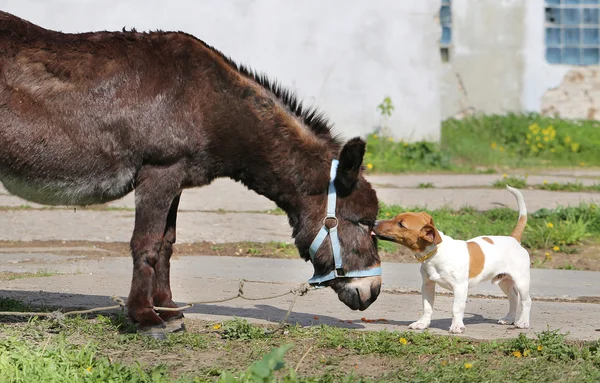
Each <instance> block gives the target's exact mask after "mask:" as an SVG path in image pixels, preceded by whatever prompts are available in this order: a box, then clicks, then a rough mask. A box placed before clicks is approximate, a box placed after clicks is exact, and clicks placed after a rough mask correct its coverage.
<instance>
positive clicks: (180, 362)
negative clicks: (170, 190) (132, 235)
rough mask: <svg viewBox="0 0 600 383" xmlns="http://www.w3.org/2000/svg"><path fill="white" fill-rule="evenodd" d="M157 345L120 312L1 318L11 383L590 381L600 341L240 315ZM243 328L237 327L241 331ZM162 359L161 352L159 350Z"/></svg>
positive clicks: (0, 347) (599, 370)
mask: <svg viewBox="0 0 600 383" xmlns="http://www.w3.org/2000/svg"><path fill="white" fill-rule="evenodd" d="M188 322H189V325H190V326H189V328H190V331H189V332H187V333H180V334H171V335H169V337H168V340H167V341H163V342H158V341H154V340H151V339H146V338H142V337H140V336H139V335H137V334H134V333H131V332H130V331H129V327H128V325H127V324H125V323H124V322H123V318H122V316H120V315H117V316H114V317H103V316H99V317H97V318H95V319H88V320H86V319H82V318H68V319H66V320H65V321H64V323H63V326H62V327H60V328H59V329H58V330H57V329H56V328H55V326H54V325H53V324H52V323H51V322H50V321H41V320H38V319H32V320H31V321H29V322H26V323H17V324H11V323H7V324H2V323H0V333H1V334H3V335H2V336H0V381H2V382H5V381H6V382H34V381H35V382H105V381H112V382H206V381H217V382H239V381H247V382H249V381H252V382H274V381H282V382H334V381H335V382H338V381H344V382H375V381H380V382H383V381H400V382H431V381H435V382H480V381H485V382H506V381H540V382H541V381H546V382H549V381H551V382H591V381H598V380H600V341H596V342H570V341H568V340H567V339H566V338H565V334H563V333H561V332H560V331H558V330H553V331H551V330H546V331H542V332H540V333H538V334H537V335H536V337H535V338H526V337H525V336H524V335H519V336H518V337H516V338H513V339H508V340H502V341H499V340H498V341H497V340H492V341H484V342H480V341H473V340H469V339H467V338H461V337H451V336H437V335H432V334H430V333H429V332H427V331H425V332H396V331H394V332H390V331H379V332H365V331H356V330H348V329H342V328H335V327H329V326H324V325H319V326H312V327H306V328H303V327H299V326H291V327H288V329H287V330H286V332H285V333H284V334H275V335H268V334H266V333H265V331H264V328H263V327H260V326H256V325H252V324H249V323H248V322H246V321H245V320H240V319H234V320H233V321H225V322H219V323H206V322H195V321H188ZM232 329H235V331H232ZM159 355H160V356H159Z"/></svg>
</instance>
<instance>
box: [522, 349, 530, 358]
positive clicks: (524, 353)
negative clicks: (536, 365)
mask: <svg viewBox="0 0 600 383" xmlns="http://www.w3.org/2000/svg"><path fill="white" fill-rule="evenodd" d="M529 354H531V350H525V351H523V356H524V357H528V356H529Z"/></svg>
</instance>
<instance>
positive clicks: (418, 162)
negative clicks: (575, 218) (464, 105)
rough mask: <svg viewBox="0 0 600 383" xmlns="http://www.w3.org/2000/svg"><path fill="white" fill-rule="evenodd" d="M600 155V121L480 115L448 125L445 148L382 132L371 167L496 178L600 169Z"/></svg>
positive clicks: (374, 140)
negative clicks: (516, 171) (513, 171)
mask: <svg viewBox="0 0 600 383" xmlns="http://www.w3.org/2000/svg"><path fill="white" fill-rule="evenodd" d="M392 111H393V109H392V110H390V111H389V113H391V112H392ZM387 130H389V128H385V129H382V131H383V132H385V131H387ZM598 152H600V122H598V121H588V120H564V119H558V118H552V117H544V116H541V115H539V114H507V115H476V116H471V117H467V118H464V119H461V120H456V119H449V120H446V121H444V122H442V136H441V141H440V143H439V144H438V143H431V142H416V143H407V142H403V141H400V142H398V141H395V140H393V139H392V138H390V137H386V135H385V134H382V133H375V134H371V135H369V136H368V137H367V153H366V155H365V165H366V167H367V169H369V170H370V171H371V172H375V173H401V172H428V171H454V172H466V171H474V170H478V171H482V170H481V169H484V170H483V171H482V172H484V173H490V172H493V171H498V170H499V169H507V168H540V167H543V168H547V167H588V166H600V156H598V155H597V153H598Z"/></svg>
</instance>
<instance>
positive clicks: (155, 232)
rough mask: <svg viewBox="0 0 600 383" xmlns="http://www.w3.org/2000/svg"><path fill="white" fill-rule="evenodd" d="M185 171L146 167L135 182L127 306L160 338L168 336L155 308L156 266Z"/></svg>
mask: <svg viewBox="0 0 600 383" xmlns="http://www.w3.org/2000/svg"><path fill="white" fill-rule="evenodd" d="M181 174H182V172H181V171H180V169H179V168H178V166H171V167H145V168H143V169H141V170H140V172H139V173H138V176H137V179H136V185H135V204H136V209H135V228H134V230H133V236H132V238H131V252H132V256H133V278H132V281H131V291H130V293H129V298H128V299H127V309H128V313H129V317H130V318H131V319H132V320H133V321H134V322H135V323H137V326H138V330H139V331H140V332H143V333H145V334H148V335H150V336H153V337H157V338H164V337H165V335H164V328H165V322H164V321H163V319H161V318H160V316H159V315H158V314H157V313H156V312H155V311H154V308H153V307H154V292H153V290H154V286H155V278H157V272H156V267H157V264H158V262H159V259H160V253H161V252H162V248H163V246H164V236H165V230H166V227H167V217H168V215H169V210H170V208H171V205H172V201H173V200H174V199H175V197H177V196H178V195H179V193H180V190H181V189H180V185H181ZM167 272H168V270H167Z"/></svg>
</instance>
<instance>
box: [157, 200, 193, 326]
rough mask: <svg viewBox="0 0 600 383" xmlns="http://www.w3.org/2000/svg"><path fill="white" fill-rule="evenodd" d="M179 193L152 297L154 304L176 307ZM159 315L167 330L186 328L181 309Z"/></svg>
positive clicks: (161, 252) (171, 214) (166, 229)
mask: <svg viewBox="0 0 600 383" xmlns="http://www.w3.org/2000/svg"><path fill="white" fill-rule="evenodd" d="M180 197H181V194H178V195H177V196H176V197H175V198H174V199H173V202H171V208H170V209H169V214H168V216H167V225H166V227H165V234H164V239H163V246H162V248H161V249H160V252H159V253H158V261H157V263H156V265H155V266H154V271H155V278H154V289H153V291H152V297H153V299H154V306H157V307H170V308H175V307H177V305H175V303H174V302H173V295H172V294H171V281H170V279H171V278H170V274H171V273H170V270H171V262H170V261H171V255H172V254H173V245H174V244H175V240H176V223H177V209H178V207H179V199H180ZM158 315H159V316H160V318H161V319H162V320H164V321H165V322H166V326H167V327H166V329H165V330H166V331H167V332H175V331H182V330H185V326H184V324H183V313H182V312H181V311H159V312H158Z"/></svg>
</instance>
